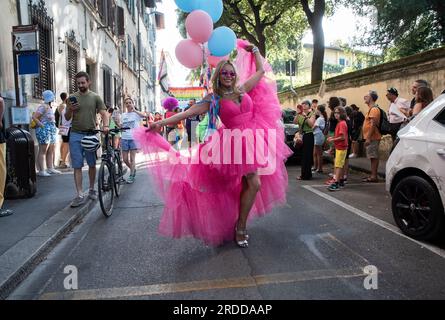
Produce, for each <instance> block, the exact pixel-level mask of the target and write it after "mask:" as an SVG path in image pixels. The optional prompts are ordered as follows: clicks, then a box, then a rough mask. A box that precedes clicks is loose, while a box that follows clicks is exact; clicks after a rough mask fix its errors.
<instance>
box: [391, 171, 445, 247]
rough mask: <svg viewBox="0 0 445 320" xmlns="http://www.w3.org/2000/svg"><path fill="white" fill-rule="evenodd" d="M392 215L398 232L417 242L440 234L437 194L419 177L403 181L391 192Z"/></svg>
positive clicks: (441, 214)
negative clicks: (398, 229)
mask: <svg viewBox="0 0 445 320" xmlns="http://www.w3.org/2000/svg"><path fill="white" fill-rule="evenodd" d="M392 212H393V216H394V220H395V222H396V224H397V226H398V227H399V228H400V229H401V230H402V232H403V233H404V234H406V235H408V236H410V237H412V238H415V239H418V240H433V239H436V238H438V237H439V236H441V235H443V231H444V209H443V206H442V202H441V199H440V196H439V193H438V191H437V190H436V189H435V188H434V187H433V186H432V185H431V183H430V182H428V181H427V180H425V179H424V178H422V177H419V176H410V177H406V178H403V179H402V180H400V181H399V183H398V184H397V185H396V187H395V188H394V192H393V193H392Z"/></svg>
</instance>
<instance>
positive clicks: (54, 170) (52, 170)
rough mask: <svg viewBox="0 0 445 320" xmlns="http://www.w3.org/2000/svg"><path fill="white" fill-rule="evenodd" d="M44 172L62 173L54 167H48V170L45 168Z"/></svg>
mask: <svg viewBox="0 0 445 320" xmlns="http://www.w3.org/2000/svg"><path fill="white" fill-rule="evenodd" d="M46 172H48V173H51V174H61V173H62V172H60V171H59V170H56V169H54V168H49V169H48V170H46Z"/></svg>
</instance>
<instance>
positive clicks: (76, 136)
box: [65, 71, 109, 208]
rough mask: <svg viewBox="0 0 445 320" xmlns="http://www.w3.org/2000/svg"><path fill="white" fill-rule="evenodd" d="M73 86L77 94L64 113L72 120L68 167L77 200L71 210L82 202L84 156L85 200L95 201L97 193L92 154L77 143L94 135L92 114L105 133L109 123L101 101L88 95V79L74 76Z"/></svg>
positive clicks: (72, 203)
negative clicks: (88, 186) (99, 121)
mask: <svg viewBox="0 0 445 320" xmlns="http://www.w3.org/2000/svg"><path fill="white" fill-rule="evenodd" d="M76 82H77V87H78V91H77V92H75V93H74V94H72V95H70V97H69V98H68V100H67V110H66V113H65V119H66V120H67V121H69V120H71V119H72V123H71V132H70V141H69V144H70V154H71V165H72V167H73V168H74V181H75V184H76V191H77V196H76V198H74V200H73V201H72V202H71V207H72V208H75V207H78V206H80V205H82V204H83V203H85V201H86V197H84V195H83V192H82V167H83V165H84V156H85V158H86V160H87V164H88V167H89V170H88V176H89V180H90V188H89V192H88V198H90V199H92V200H96V199H97V193H96V191H95V190H94V184H95V181H96V153H95V152H90V151H87V150H84V149H83V147H82V144H81V140H82V139H83V138H84V137H86V136H92V135H95V132H94V130H95V129H96V114H97V113H100V115H101V117H102V122H103V124H104V126H103V130H104V131H105V133H108V130H109V119H108V113H107V108H106V107H105V104H104V102H103V100H102V99H101V97H100V96H99V95H98V94H96V93H94V92H92V91H90V85H91V81H90V77H89V75H88V73H86V72H83V71H81V72H79V73H78V74H76Z"/></svg>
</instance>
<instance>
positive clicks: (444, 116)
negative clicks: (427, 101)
mask: <svg viewBox="0 0 445 320" xmlns="http://www.w3.org/2000/svg"><path fill="white" fill-rule="evenodd" d="M434 120H436V121H437V122H439V123H440V124H442V125H444V126H445V108H444V109H442V111H441V112H439V114H438V115H437V116H436V117H435V118H434Z"/></svg>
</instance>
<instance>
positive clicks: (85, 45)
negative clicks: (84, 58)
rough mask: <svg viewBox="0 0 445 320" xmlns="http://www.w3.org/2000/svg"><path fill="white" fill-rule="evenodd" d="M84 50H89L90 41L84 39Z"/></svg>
mask: <svg viewBox="0 0 445 320" xmlns="http://www.w3.org/2000/svg"><path fill="white" fill-rule="evenodd" d="M82 49H84V50H88V39H82Z"/></svg>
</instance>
